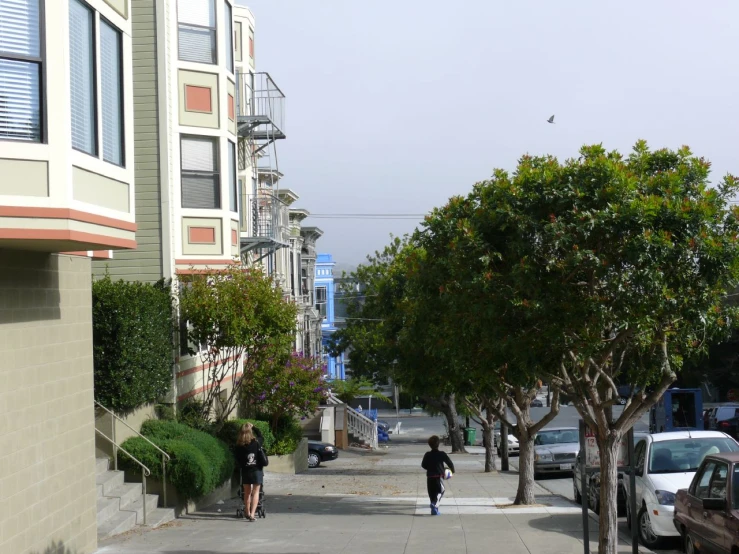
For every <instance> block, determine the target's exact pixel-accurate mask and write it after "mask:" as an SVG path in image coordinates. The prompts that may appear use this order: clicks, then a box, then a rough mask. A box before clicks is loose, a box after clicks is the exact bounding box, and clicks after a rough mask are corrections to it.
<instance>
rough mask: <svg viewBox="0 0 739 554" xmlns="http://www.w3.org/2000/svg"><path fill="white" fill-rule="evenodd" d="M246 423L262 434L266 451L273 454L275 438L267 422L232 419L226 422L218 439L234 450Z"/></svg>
mask: <svg viewBox="0 0 739 554" xmlns="http://www.w3.org/2000/svg"><path fill="white" fill-rule="evenodd" d="M245 423H251V424H253V425H254V427H256V428H257V429H259V430H260V431H261V432H262V437H264V450H265V451H266V452H267V453H271V448H272V445H273V444H274V442H275V437H274V435H273V434H272V431H271V430H270V428H269V423H267V422H266V421H260V420H258V419H230V420H228V421H226V422H224V424H223V427H221V430H220V431H219V432H218V438H219V439H221V440H222V441H223V442H225V443H226V444H227V445H228V446H229V448H231V449H233V448H234V447H235V446H236V439H237V438H238V437H239V431H240V430H241V428H242V427H243V426H244V424H245Z"/></svg>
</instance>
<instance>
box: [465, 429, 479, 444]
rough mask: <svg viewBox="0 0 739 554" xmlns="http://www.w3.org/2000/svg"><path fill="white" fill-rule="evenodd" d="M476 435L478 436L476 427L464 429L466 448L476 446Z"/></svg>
mask: <svg viewBox="0 0 739 554" xmlns="http://www.w3.org/2000/svg"><path fill="white" fill-rule="evenodd" d="M475 435H477V429H475V428H474V427H465V428H464V444H465V446H473V445H474V444H475Z"/></svg>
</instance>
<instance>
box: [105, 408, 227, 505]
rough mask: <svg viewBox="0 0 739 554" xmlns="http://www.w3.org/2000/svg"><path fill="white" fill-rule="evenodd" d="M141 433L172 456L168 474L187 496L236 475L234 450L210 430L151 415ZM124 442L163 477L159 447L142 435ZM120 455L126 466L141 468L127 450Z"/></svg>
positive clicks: (197, 495) (200, 493)
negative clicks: (156, 448)
mask: <svg viewBox="0 0 739 554" xmlns="http://www.w3.org/2000/svg"><path fill="white" fill-rule="evenodd" d="M141 434H142V435H144V436H145V437H147V438H148V439H149V440H151V441H152V442H153V443H154V444H156V445H157V446H159V448H161V449H162V450H164V451H165V452H166V453H167V454H169V455H170V456H171V457H172V460H171V461H170V462H169V464H168V466H167V478H168V480H169V481H171V482H172V484H173V485H174V486H175V488H176V489H177V491H178V492H179V493H180V494H182V495H183V496H185V497H187V498H200V497H202V496H204V495H206V494H208V493H209V492H211V491H213V490H214V489H215V488H216V487H218V486H219V485H221V484H223V483H224V482H225V481H226V480H227V479H228V478H229V477H231V476H232V475H233V472H234V458H233V454H232V453H231V451H230V450H229V448H228V446H226V444H225V443H223V442H221V441H220V440H218V439H217V438H215V437H213V436H211V435H209V434H208V433H205V432H203V431H198V430H197V429H193V428H191V427H188V426H186V425H183V424H181V423H177V422H175V421H159V420H155V419H150V420H148V421H145V422H144V423H143V425H142V426H141ZM121 446H123V448H125V449H126V450H128V451H129V452H130V453H131V454H132V455H133V456H135V457H136V458H138V459H139V460H141V462H142V463H144V465H146V466H147V467H148V468H149V469H150V470H151V472H152V476H153V477H155V478H158V479H160V480H161V478H162V475H161V473H162V463H161V454H160V453H159V452H158V451H157V450H155V449H154V448H152V446H151V445H149V444H148V443H147V442H146V441H145V440H143V439H141V438H139V437H132V438H129V439H127V440H126V441H124V443H123V444H122V445H121ZM119 459H120V463H121V466H122V467H123V468H124V469H130V470H132V471H135V472H138V471H139V466H138V464H136V463H135V462H133V461H132V460H130V459H129V458H128V456H126V455H125V454H124V453H123V452H121V453H120V454H119Z"/></svg>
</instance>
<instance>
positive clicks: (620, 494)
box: [572, 433, 646, 517]
mask: <svg viewBox="0 0 739 554" xmlns="http://www.w3.org/2000/svg"><path fill="white" fill-rule="evenodd" d="M645 436H646V433H634V444H636V443H638V442H639V440H641V439H642V438H644V437H645ZM582 458H583V456H582V450H580V451H579V452H578V453H577V459H576V460H575V466H574V468H573V471H572V489H573V491H574V497H575V502H577V503H578V504H582V490H581V483H582V481H581V479H580V472H581V468H582V463H583V462H582ZM588 478H589V481H588V507H589V508H590V509H591V510H593V511H594V512H595V513H596V514H599V513H600V472H598V471H593V472H592V473H591V474H590V475H589V477H588ZM627 486H629V485H628V480H624V473H623V471H619V472H618V483H617V485H616V502H617V507H618V515H619V517H621V516H624V515H626V491H625V490H624V487H627Z"/></svg>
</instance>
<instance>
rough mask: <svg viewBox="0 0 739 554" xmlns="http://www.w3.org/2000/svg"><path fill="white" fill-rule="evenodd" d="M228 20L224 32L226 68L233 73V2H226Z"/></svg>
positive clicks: (225, 11)
mask: <svg viewBox="0 0 739 554" xmlns="http://www.w3.org/2000/svg"><path fill="white" fill-rule="evenodd" d="M224 6H225V8H226V9H225V10H224V13H225V15H226V21H225V25H224V33H225V36H226V69H228V70H229V71H230V72H231V73H233V72H234V34H233V14H232V11H233V10H232V9H231V4H229V3H228V2H224Z"/></svg>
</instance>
